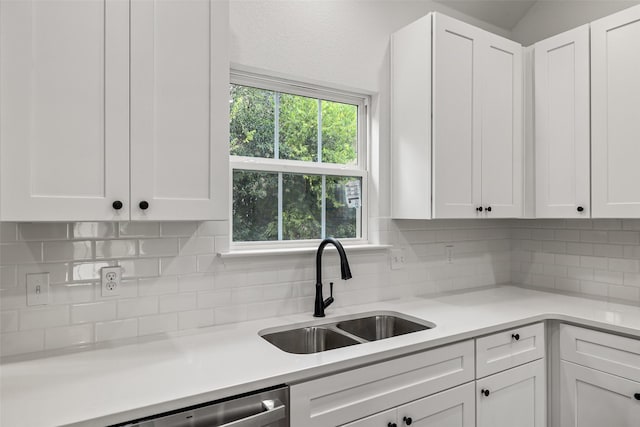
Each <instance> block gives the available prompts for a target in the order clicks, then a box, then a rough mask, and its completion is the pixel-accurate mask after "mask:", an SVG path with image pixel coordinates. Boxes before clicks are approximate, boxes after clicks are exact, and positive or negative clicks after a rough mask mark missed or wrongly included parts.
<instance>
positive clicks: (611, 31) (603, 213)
mask: <svg viewBox="0 0 640 427" xmlns="http://www.w3.org/2000/svg"><path fill="white" fill-rule="evenodd" d="M639 75H640V6H636V7H633V8H630V9H627V10H624V11H622V12H619V13H616V14H614V15H611V16H608V17H606V18H603V19H600V20H598V21H595V22H593V23H592V24H591V132H592V143H591V159H592V162H591V170H592V178H591V179H592V181H591V182H592V184H591V185H592V194H593V200H592V216H593V217H594V218H630V217H635V218H637V217H640V187H639V186H638V182H640V167H638V159H639V158H640V101H639V100H640V79H639V78H638V76H639Z"/></svg>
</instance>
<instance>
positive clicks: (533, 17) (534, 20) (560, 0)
mask: <svg viewBox="0 0 640 427" xmlns="http://www.w3.org/2000/svg"><path fill="white" fill-rule="evenodd" d="M636 4H640V1H619V0H604V1H603V0H600V1H592V0H553V1H550V0H541V1H538V2H537V3H536V4H534V5H533V6H532V7H531V9H529V12H527V14H526V15H525V16H524V17H523V18H522V19H521V20H520V22H518V24H517V25H516V26H515V27H514V28H513V30H512V35H513V37H512V38H513V40H515V41H517V42H519V43H521V44H522V45H523V46H529V45H532V44H534V43H535V42H537V41H540V40H544V39H546V38H547V37H551V36H554V35H556V34H560V33H562V32H564V31H567V30H570V29H572V28H575V27H579V26H580V25H584V24H587V23H589V22H591V21H594V20H596V19H599V18H602V17H605V16H607V15H610V14H612V13H614V12H617V11H619V10H622V9H626V8H628V7H631V6H634V5H636Z"/></svg>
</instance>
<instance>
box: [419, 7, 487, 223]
mask: <svg viewBox="0 0 640 427" xmlns="http://www.w3.org/2000/svg"><path fill="white" fill-rule="evenodd" d="M433 34H434V41H433V61H434V62H433V128H432V132H433V217H434V218H474V217H476V216H479V215H480V214H479V213H478V212H477V211H476V208H477V207H479V206H480V202H481V194H480V191H481V185H480V180H481V146H480V136H481V133H480V125H481V121H480V115H479V114H478V112H479V111H480V109H481V104H480V93H479V91H480V87H481V85H482V84H483V83H482V81H481V79H480V73H479V67H478V64H479V63H480V58H481V56H482V54H483V49H484V48H483V46H484V44H483V43H485V42H486V41H485V39H484V31H482V30H480V29H478V28H475V27H473V26H471V25H468V24H465V23H463V22H460V21H457V20H455V19H452V18H449V17H446V16H443V15H441V14H434V30H433Z"/></svg>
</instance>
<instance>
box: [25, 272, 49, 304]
mask: <svg viewBox="0 0 640 427" xmlns="http://www.w3.org/2000/svg"><path fill="white" fill-rule="evenodd" d="M46 304H49V273H32V274H27V305H46Z"/></svg>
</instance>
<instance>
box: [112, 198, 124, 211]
mask: <svg viewBox="0 0 640 427" xmlns="http://www.w3.org/2000/svg"><path fill="white" fill-rule="evenodd" d="M111 206H112V207H113V209H115V210H117V211H119V210H120V209H122V206H124V205H123V204H122V202H121V201H120V200H116V201H115V202H113V203H112V204H111Z"/></svg>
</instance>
